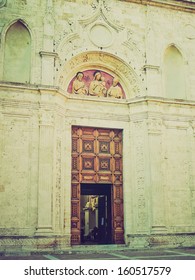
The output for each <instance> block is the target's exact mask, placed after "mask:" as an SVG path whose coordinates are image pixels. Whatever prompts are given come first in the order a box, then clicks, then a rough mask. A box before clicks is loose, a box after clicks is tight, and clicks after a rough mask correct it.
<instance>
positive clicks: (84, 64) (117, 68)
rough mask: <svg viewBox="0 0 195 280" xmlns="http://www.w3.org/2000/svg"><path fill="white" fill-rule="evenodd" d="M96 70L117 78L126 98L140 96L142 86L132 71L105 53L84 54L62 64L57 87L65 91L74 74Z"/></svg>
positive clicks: (119, 60) (122, 62)
mask: <svg viewBox="0 0 195 280" xmlns="http://www.w3.org/2000/svg"><path fill="white" fill-rule="evenodd" d="M87 69H97V70H100V71H101V70H102V71H105V72H107V73H110V74H111V75H113V76H118V77H119V80H120V83H121V85H122V87H123V89H124V91H125V93H126V95H127V98H131V97H135V96H139V95H142V91H143V89H142V86H141V82H140V81H139V78H138V77H137V75H136V74H135V72H134V70H133V69H132V68H131V67H130V66H129V65H128V64H126V63H125V62H124V61H122V60H121V59H120V58H118V57H116V56H114V55H112V54H110V53H106V52H98V51H97V52H92V51H91V52H85V53H81V54H78V55H76V56H75V57H73V58H72V59H70V60H69V61H68V62H67V63H65V64H64V66H63V69H62V71H61V73H60V76H59V77H58V81H57V83H58V85H59V86H60V87H61V88H62V89H64V90H67V88H68V85H69V82H70V81H71V80H72V78H73V77H74V76H75V74H76V72H78V71H83V70H87Z"/></svg>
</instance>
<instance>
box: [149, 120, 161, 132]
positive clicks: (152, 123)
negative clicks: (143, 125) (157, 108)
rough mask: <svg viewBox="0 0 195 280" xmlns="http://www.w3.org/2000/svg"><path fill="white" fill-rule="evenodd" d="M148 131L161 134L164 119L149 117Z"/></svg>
mask: <svg viewBox="0 0 195 280" xmlns="http://www.w3.org/2000/svg"><path fill="white" fill-rule="evenodd" d="M147 124H148V133H150V134H160V133H161V130H162V120H161V119H148V122H147Z"/></svg>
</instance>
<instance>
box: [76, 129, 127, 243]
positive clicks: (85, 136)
mask: <svg viewBox="0 0 195 280" xmlns="http://www.w3.org/2000/svg"><path fill="white" fill-rule="evenodd" d="M81 183H92V184H93V183H95V184H97V183H98V184H112V198H111V205H112V215H111V216H112V233H113V234H112V236H113V242H114V243H118V244H120V243H124V229H123V187H122V130H115V129H104V128H91V127H75V126H73V127H72V196H71V244H72V245H76V244H80V184H81Z"/></svg>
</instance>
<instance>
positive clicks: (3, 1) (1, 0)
mask: <svg viewBox="0 0 195 280" xmlns="http://www.w3.org/2000/svg"><path fill="white" fill-rule="evenodd" d="M6 3H7V0H0V8H2V7H3V6H5V4H6Z"/></svg>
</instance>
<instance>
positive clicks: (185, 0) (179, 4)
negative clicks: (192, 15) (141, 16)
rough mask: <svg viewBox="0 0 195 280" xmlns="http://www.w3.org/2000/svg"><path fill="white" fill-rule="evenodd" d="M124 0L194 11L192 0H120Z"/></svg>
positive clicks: (194, 6) (194, 4)
mask: <svg viewBox="0 0 195 280" xmlns="http://www.w3.org/2000/svg"><path fill="white" fill-rule="evenodd" d="M121 1H125V2H133V3H137V4H142V5H150V6H156V7H165V8H169V9H170V8H171V9H176V10H182V11H183V10H187V11H191V10H193V11H195V2H194V1H193V0H192V1H191V0H181V1H180V0H121Z"/></svg>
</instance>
